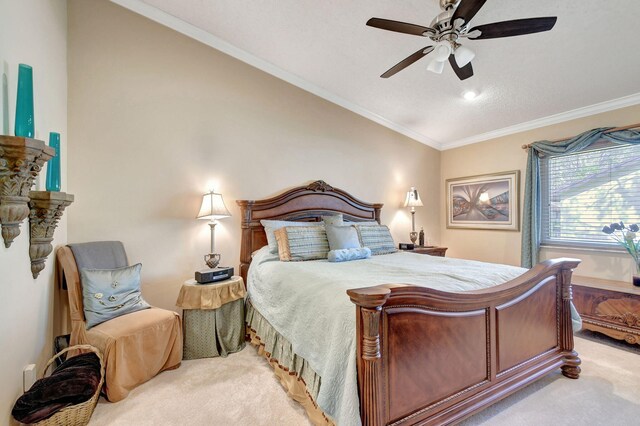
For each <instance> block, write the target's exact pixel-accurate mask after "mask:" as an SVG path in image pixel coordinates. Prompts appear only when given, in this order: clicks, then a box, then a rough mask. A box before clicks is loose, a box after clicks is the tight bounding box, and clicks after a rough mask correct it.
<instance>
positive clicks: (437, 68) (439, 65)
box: [427, 59, 444, 74]
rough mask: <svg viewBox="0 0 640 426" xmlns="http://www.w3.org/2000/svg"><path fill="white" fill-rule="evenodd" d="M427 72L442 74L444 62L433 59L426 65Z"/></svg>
mask: <svg viewBox="0 0 640 426" xmlns="http://www.w3.org/2000/svg"><path fill="white" fill-rule="evenodd" d="M427 70H429V71H431V72H433V73H436V74H442V71H444V62H440V61H436V60H435V59H434V60H432V61H431V62H429V65H427Z"/></svg>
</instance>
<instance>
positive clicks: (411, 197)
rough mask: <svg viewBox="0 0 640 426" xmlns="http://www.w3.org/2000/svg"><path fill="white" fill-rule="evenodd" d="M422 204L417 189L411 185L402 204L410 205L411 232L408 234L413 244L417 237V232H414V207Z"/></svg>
mask: <svg viewBox="0 0 640 426" xmlns="http://www.w3.org/2000/svg"><path fill="white" fill-rule="evenodd" d="M422 205H423V204H422V200H421V199H420V194H418V190H417V189H416V188H414V187H413V186H412V187H411V189H410V190H409V192H407V198H406V199H405V200H404V206H405V207H411V233H410V234H409V238H411V242H412V243H413V244H415V243H416V240H417V239H418V233H417V232H416V207H422Z"/></svg>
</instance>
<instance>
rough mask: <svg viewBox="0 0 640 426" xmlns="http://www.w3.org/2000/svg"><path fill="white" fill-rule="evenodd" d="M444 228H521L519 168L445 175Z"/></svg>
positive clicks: (517, 229)
mask: <svg viewBox="0 0 640 426" xmlns="http://www.w3.org/2000/svg"><path fill="white" fill-rule="evenodd" d="M445 186H446V188H445V193H446V197H447V199H446V203H447V228H449V229H456V228H459V229H483V230H501V231H516V232H517V231H520V170H512V171H508V172H500V173H492V174H486V175H477V176H468V177H461V178H454V179H447V180H446V183H445Z"/></svg>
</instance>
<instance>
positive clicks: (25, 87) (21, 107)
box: [14, 64, 35, 138]
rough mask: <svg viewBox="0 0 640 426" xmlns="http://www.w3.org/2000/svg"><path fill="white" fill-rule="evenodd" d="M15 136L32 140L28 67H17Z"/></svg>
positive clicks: (32, 127)
mask: <svg viewBox="0 0 640 426" xmlns="http://www.w3.org/2000/svg"><path fill="white" fill-rule="evenodd" d="M14 132H15V134H16V136H22V137H25V138H33V137H34V136H35V120H34V116H33V69H32V68H31V67H30V66H29V65H25V64H20V65H19V66H18V97H17V100H16V124H15V128H14Z"/></svg>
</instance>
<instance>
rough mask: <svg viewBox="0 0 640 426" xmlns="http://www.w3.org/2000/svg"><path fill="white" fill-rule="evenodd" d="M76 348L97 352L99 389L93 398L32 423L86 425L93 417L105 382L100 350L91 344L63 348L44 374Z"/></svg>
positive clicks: (60, 425) (62, 425) (57, 425)
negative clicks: (57, 360)
mask: <svg viewBox="0 0 640 426" xmlns="http://www.w3.org/2000/svg"><path fill="white" fill-rule="evenodd" d="M75 349H86V350H89V351H91V352H95V353H96V355H98V359H99V360H100V384H99V385H98V389H96V393H95V394H94V395H93V396H92V397H91V399H89V400H87V401H85V402H82V403H80V404H76V405H71V406H69V407H65V408H63V409H62V410H60V411H58V412H57V413H55V414H54V415H53V416H51V417H49V418H48V419H44V420H41V421H39V422H38V423H32V425H38V426H84V425H86V424H88V423H89V419H91V415H92V414H93V409H94V408H96V403H97V402H98V398H100V390H102V385H103V384H104V361H103V359H102V355H101V354H100V351H99V350H98V349H97V348H95V347H93V346H91V345H75V346H70V347H68V348H66V349H63V350H61V351H60V352H58V353H57V354H56V355H54V356H53V358H51V359H50V360H49V362H48V363H47V365H46V367H45V368H44V374H45V375H46V374H47V370H48V369H49V367H50V366H51V364H53V362H54V361H55V360H56V358H58V357H59V356H60V355H62V354H64V353H66V352H68V351H71V350H75Z"/></svg>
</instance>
